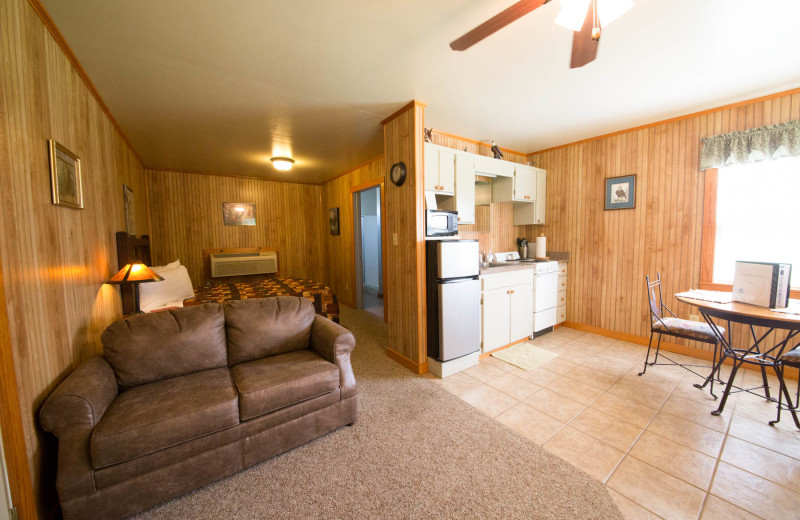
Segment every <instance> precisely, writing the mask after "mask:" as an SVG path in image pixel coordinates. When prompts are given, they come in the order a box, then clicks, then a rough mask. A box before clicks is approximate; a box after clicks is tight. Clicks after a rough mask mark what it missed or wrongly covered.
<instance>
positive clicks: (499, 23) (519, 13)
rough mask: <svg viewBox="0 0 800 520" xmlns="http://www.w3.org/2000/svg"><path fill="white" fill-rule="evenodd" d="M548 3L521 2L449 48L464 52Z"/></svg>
mask: <svg viewBox="0 0 800 520" xmlns="http://www.w3.org/2000/svg"><path fill="white" fill-rule="evenodd" d="M549 1H550V0H521V1H520V2H517V3H516V4H514V5H512V6H511V7H509V8H508V9H506V10H505V11H503V12H502V13H500V14H498V15H495V16H493V17H492V18H489V19H488V20H486V21H485V22H483V23H482V24H480V25H479V26H477V27H476V28H474V29H472V30H471V31H470V32H468V33H467V34H465V35H464V36H462V37H461V38H458V39H457V40H454V41H452V42H451V43H450V48H451V49H453V50H454V51H465V50H467V49H469V48H470V47H472V46H473V45H475V44H476V43H478V42H479V41H481V40H483V39H484V38H486V37H488V36H491V35H492V34H494V33H495V32H497V31H499V30H500V29H502V28H503V27H505V26H506V25H508V24H510V23H511V22H513V21H515V20H518V19H519V18H522V17H523V16H525V15H526V14H528V13H530V12H531V11H533V10H534V9H537V8H539V7H541V6H543V5H544V4H546V3H548V2H549Z"/></svg>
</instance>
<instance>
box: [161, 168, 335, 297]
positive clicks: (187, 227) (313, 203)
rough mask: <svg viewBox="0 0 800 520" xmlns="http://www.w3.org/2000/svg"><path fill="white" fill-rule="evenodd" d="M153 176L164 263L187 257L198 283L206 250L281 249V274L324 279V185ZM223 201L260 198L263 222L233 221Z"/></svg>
mask: <svg viewBox="0 0 800 520" xmlns="http://www.w3.org/2000/svg"><path fill="white" fill-rule="evenodd" d="M147 177H148V184H149V186H150V194H149V199H150V217H151V218H152V223H153V229H154V233H153V236H152V239H151V243H152V249H153V251H152V253H153V262H154V263H155V264H156V265H163V264H165V263H168V262H171V261H173V260H175V259H176V258H177V259H180V261H181V263H182V264H184V265H185V266H186V269H187V270H188V271H189V276H190V277H191V278H192V283H193V284H194V285H195V287H197V286H200V285H202V284H203V283H204V276H203V269H204V266H203V253H202V251H203V249H221V248H236V247H276V248H278V268H279V271H280V275H281V276H295V277H300V278H308V279H311V280H315V281H322V280H324V278H325V251H324V248H325V246H324V243H323V241H322V226H323V218H324V217H323V214H322V209H323V208H322V186H317V185H311V184H298V183H289V182H274V181H263V180H259V179H248V178H243V177H225V176H221V175H203V174H194V173H183V172H168V171H161V170H148V171H147ZM223 202H253V203H255V205H256V225H255V226H225V225H224V224H223V222H222V203H223ZM325 214H326V215H327V212H326V213H325Z"/></svg>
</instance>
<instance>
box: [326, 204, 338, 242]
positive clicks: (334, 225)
mask: <svg viewBox="0 0 800 520" xmlns="http://www.w3.org/2000/svg"><path fill="white" fill-rule="evenodd" d="M328 225H329V226H330V231H331V235H338V234H339V208H330V209H328Z"/></svg>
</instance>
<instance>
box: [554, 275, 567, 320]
mask: <svg viewBox="0 0 800 520" xmlns="http://www.w3.org/2000/svg"><path fill="white" fill-rule="evenodd" d="M565 321H567V263H566V262H559V263H558V307H556V323H564V322H565Z"/></svg>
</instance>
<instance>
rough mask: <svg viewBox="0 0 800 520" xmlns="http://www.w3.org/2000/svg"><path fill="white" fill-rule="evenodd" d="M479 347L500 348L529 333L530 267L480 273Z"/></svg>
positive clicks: (530, 329) (531, 291) (531, 311)
mask: <svg viewBox="0 0 800 520" xmlns="http://www.w3.org/2000/svg"><path fill="white" fill-rule="evenodd" d="M481 287H482V292H481V349H482V352H484V353H485V352H491V351H492V350H495V349H498V348H500V347H504V346H506V345H508V344H509V343H513V342H515V341H518V340H521V339H524V338H526V337H529V336H530V335H531V334H533V270H532V269H524V270H518V271H508V272H504V273H497V274H488V275H483V276H481Z"/></svg>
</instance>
